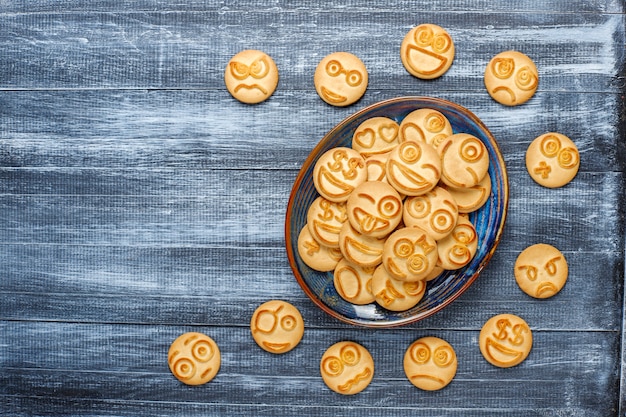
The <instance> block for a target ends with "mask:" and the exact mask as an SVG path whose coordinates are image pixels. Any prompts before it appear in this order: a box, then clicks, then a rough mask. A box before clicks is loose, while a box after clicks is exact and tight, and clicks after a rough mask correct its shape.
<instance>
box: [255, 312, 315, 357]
mask: <svg viewBox="0 0 626 417" xmlns="http://www.w3.org/2000/svg"><path fill="white" fill-rule="evenodd" d="M250 331H251V332H252V338H253V339H254V341H255V342H256V343H257V344H258V345H259V347H261V349H263V350H266V351H268V352H270V353H285V352H289V351H290V350H292V349H293V348H295V347H296V346H297V345H298V343H300V340H302V335H303V334H304V321H303V320H302V315H301V314H300V311H298V309H297V308H296V307H294V306H293V305H291V304H289V303H288V302H286V301H281V300H271V301H268V302H266V303H263V304H261V305H260V306H259V307H258V308H257V309H256V310H255V311H254V314H252V319H251V320H250Z"/></svg>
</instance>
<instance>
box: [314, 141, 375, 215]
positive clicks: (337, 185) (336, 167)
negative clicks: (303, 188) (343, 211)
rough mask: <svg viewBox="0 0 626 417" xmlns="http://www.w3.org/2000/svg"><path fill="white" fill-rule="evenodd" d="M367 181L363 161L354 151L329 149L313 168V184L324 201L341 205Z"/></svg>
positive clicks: (339, 148) (349, 149)
mask: <svg viewBox="0 0 626 417" xmlns="http://www.w3.org/2000/svg"><path fill="white" fill-rule="evenodd" d="M365 181H367V166H366V165H365V159H363V157H362V156H361V155H360V154H359V153H358V152H357V151H355V150H354V149H351V148H346V147H338V148H333V149H329V150H328V151H326V152H324V153H323V154H322V156H320V157H319V159H318V160H317V162H316V163H315V166H314V167H313V184H314V185H315V189H316V190H317V192H318V193H320V195H321V196H322V197H324V198H325V199H327V200H329V201H333V202H335V203H342V202H344V201H346V200H347V199H348V197H350V193H351V192H352V190H353V189H354V187H356V186H357V185H359V184H361V183H363V182H365Z"/></svg>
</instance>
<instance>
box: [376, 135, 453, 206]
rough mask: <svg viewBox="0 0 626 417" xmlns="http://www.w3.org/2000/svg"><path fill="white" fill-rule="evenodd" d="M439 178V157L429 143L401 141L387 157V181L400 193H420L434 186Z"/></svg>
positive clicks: (409, 194) (408, 194)
mask: <svg viewBox="0 0 626 417" xmlns="http://www.w3.org/2000/svg"><path fill="white" fill-rule="evenodd" d="M440 178H441V159H440V157H439V154H438V153H437V151H436V150H435V148H433V147H432V146H431V145H429V144H427V143H421V142H413V141H408V142H403V143H401V144H400V145H398V146H397V147H396V148H394V150H393V151H391V153H390V154H389V158H388V159H387V181H388V182H389V184H391V185H392V186H393V188H395V189H396V190H397V191H398V192H399V193H400V194H403V195H407V196H411V195H421V194H424V193H427V192H428V191H430V190H432V189H433V188H435V186H436V185H437V183H438V182H439V179H440Z"/></svg>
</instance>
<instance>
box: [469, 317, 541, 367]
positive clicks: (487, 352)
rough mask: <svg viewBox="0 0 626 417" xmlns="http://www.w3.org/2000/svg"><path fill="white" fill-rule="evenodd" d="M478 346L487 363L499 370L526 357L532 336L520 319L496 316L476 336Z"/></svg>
mask: <svg viewBox="0 0 626 417" xmlns="http://www.w3.org/2000/svg"><path fill="white" fill-rule="evenodd" d="M478 344H479V347H480V352H481V353H482V355H483V356H484V357H485V359H486V360H487V362H489V363H491V364H492V365H494V366H497V367H499V368H510V367H513V366H516V365H518V364H520V363H521V362H522V361H524V359H526V358H527V357H528V354H529V353H530V350H531V349H532V345H533V335H532V332H531V330H530V327H528V324H527V323H526V322H525V321H524V319H522V318H521V317H518V316H516V315H514V314H498V315H496V316H493V317H491V318H490V319H489V320H487V321H486V322H485V324H484V325H483V327H482V329H481V330H480V335H479V336H478Z"/></svg>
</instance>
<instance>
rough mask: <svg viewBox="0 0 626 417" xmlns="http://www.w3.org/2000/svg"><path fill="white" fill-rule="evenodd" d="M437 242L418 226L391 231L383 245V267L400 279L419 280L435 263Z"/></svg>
mask: <svg viewBox="0 0 626 417" xmlns="http://www.w3.org/2000/svg"><path fill="white" fill-rule="evenodd" d="M437 257H438V254H437V242H436V241H435V239H433V238H432V237H430V236H429V235H428V233H426V232H425V231H424V230H423V229H420V228H419V227H405V228H403V229H399V230H396V231H395V232H393V233H392V234H391V235H390V236H389V237H388V238H387V240H386V241H385V245H384V247H383V265H384V266H385V269H386V270H387V272H388V273H389V275H391V276H392V277H394V278H395V279H397V280H400V281H409V282H413V281H421V280H423V279H426V277H427V276H428V275H429V274H430V273H431V272H432V271H433V269H434V268H435V265H436V264H437Z"/></svg>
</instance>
